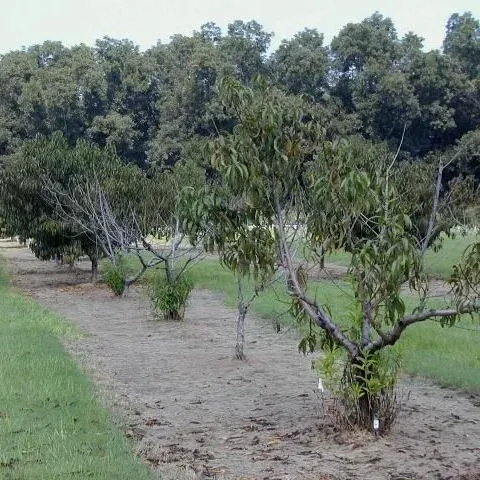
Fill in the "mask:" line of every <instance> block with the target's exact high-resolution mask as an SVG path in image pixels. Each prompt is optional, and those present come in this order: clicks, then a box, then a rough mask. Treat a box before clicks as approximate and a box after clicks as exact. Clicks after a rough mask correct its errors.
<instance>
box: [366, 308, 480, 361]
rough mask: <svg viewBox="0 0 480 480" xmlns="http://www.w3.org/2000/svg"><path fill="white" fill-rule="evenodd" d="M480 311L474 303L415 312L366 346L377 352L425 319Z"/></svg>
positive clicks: (367, 349)
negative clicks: (454, 307)
mask: <svg viewBox="0 0 480 480" xmlns="http://www.w3.org/2000/svg"><path fill="white" fill-rule="evenodd" d="M478 311H480V305H478V304H473V305H470V306H466V307H462V308H460V309H453V308H451V309H444V310H441V309H440V310H435V309H431V310H427V311H425V312H420V313H415V314H412V315H405V316H404V317H402V318H401V319H399V320H398V321H397V323H396V325H395V327H394V328H393V329H392V330H391V331H390V332H388V333H386V334H383V335H382V336H381V337H380V338H377V339H376V340H374V341H373V342H370V343H369V344H368V345H367V346H366V347H365V351H367V352H372V353H373V352H376V351H378V350H380V349H382V348H383V347H386V346H388V345H394V344H395V343H396V342H397V340H398V339H399V338H400V336H401V335H402V333H403V331H404V330H405V329H406V328H407V327H408V326H409V325H413V324H414V323H419V322H424V321H425V320H431V319H435V318H445V317H457V316H458V315H462V314H465V313H474V312H478Z"/></svg>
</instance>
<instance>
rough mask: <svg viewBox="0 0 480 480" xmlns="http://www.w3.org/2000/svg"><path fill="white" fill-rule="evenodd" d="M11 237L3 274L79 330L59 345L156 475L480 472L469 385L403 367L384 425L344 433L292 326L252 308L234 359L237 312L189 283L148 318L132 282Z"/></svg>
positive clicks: (309, 479) (220, 479)
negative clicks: (157, 315)
mask: <svg viewBox="0 0 480 480" xmlns="http://www.w3.org/2000/svg"><path fill="white" fill-rule="evenodd" d="M9 246H10V247H11V246H12V244H10V243H8V242H2V243H1V244H0V247H3V248H2V249H1V253H2V254H3V255H4V256H5V257H6V259H7V262H8V269H9V271H10V275H11V279H12V283H13V285H14V286H16V287H17V288H19V289H20V290H22V291H23V292H25V293H26V294H27V295H31V296H32V297H34V298H35V299H37V300H38V301H39V302H40V303H41V304H42V305H45V306H46V307H48V308H49V309H51V310H53V311H55V312H58V313H59V314H61V315H63V316H65V317H66V318H68V319H70V320H71V321H72V322H74V323H75V324H76V325H78V327H79V328H80V330H81V331H83V332H84V333H85V335H84V336H82V338H80V339H79V340H76V341H75V342H74V343H69V344H68V345H67V348H68V349H69V350H70V351H71V352H72V353H73V354H74V355H75V356H76V357H77V358H78V361H79V363H80V364H81V365H82V367H83V368H84V370H85V371H86V372H87V374H88V375H90V377H91V378H92V379H93V381H94V382H95V384H96V385H97V389H98V392H99V395H100V397H101V398H102V400H103V401H104V402H105V403H106V404H107V405H108V407H109V408H111V409H112V411H113V412H114V413H115V415H116V416H117V417H118V418H120V422H121V423H122V426H123V428H124V431H125V433H126V435H127V436H128V437H130V438H132V439H133V441H134V445H135V448H136V449H137V451H138V452H139V453H140V454H141V455H142V456H143V458H144V459H145V461H147V462H148V463H150V464H151V466H152V468H153V470H154V471H156V472H159V473H161V474H162V475H163V477H162V478H164V479H179V480H181V479H187V478H188V479H217V480H226V479H243V480H247V479H249V480H260V479H263V480H274V479H278V480H288V479H291V480H293V479H298V480H300V479H301V480H314V479H315V480H321V479H323V480H326V479H329V480H333V479H336V480H347V479H348V480H355V479H367V480H385V479H388V480H407V479H422V480H429V479H432V480H433V479H435V480H447V479H451V480H459V479H464V480H467V479H468V480H474V479H476V480H478V479H480V408H479V407H480V403H479V398H478V396H476V395H473V394H468V393H462V392H457V391H453V390H449V389H444V388H440V387H438V386H435V385H433V384H432V383H430V382H428V381H424V380H421V379H409V378H405V379H404V380H403V385H402V388H403V389H404V390H406V391H408V392H409V396H408V399H407V400H406V401H405V404H404V406H403V410H402V412H401V413H400V417H399V419H398V422H397V424H396V425H395V426H394V429H393V431H392V432H391V433H390V434H389V435H388V436H386V437H384V438H381V437H378V438H377V437H371V436H370V435H367V434H356V433H351V432H349V433H346V432H345V433H341V432H339V431H338V430H336V429H335V427H334V426H333V425H332V424H331V422H330V421H329V419H328V418H326V417H325V416H324V412H323V409H322V404H321V399H320V398H319V395H318V391H317V389H316V387H317V379H316V378H315V377H314V376H313V374H312V372H311V369H310V362H311V358H309V357H303V356H302V355H300V354H299V353H298V351H297V344H298V339H297V338H296V336H295V334H294V332H292V331H282V332H280V333H279V334H278V333H275V332H274V329H273V327H272V325H271V323H270V322H267V321H264V320H262V319H257V318H251V317H250V318H248V319H247V349H246V353H247V355H248V359H247V361H245V362H241V361H238V360H234V359H233V346H234V338H235V318H236V313H235V311H234V310H231V309H228V308H226V307H225V306H224V305H223V304H222V299H221V298H219V297H218V296H216V295H214V294H212V293H210V292H208V291H196V292H195V293H194V294H193V296H192V299H191V301H190V305H189V308H188V310H187V316H186V319H185V320H184V321H183V322H181V323H179V322H165V321H157V320H154V319H153V318H152V316H151V314H150V312H149V305H148V301H147V300H146V298H144V297H143V296H142V293H141V291H139V290H137V289H133V290H132V292H131V293H130V294H129V296H128V298H125V299H119V298H115V297H114V296H113V295H112V294H111V293H110V292H109V291H107V289H106V288H105V287H104V286H102V285H95V286H93V285H91V284H90V283H88V281H89V273H88V267H89V265H88V262H85V263H80V264H79V266H78V267H76V269H75V271H73V272H72V271H69V270H68V267H59V266H57V265H55V263H54V262H40V261H38V260H36V259H35V258H34V257H33V255H32V254H31V253H30V251H29V250H28V249H25V248H7V247H9ZM132 480H134V479H132Z"/></svg>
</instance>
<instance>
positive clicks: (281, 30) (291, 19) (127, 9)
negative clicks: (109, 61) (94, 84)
mask: <svg viewBox="0 0 480 480" xmlns="http://www.w3.org/2000/svg"><path fill="white" fill-rule="evenodd" d="M376 10H378V11H379V12H380V13H382V14H383V15H384V16H387V17H390V18H392V20H393V22H394V24H395V26H396V28H397V31H398V33H399V35H400V36H403V35H404V34H405V33H406V32H408V31H410V30H411V31H413V32H415V33H417V34H418V35H420V36H422V37H424V38H425V43H424V45H425V48H426V49H427V50H430V49H434V48H440V47H441V44H442V41H443V37H444V33H445V24H446V22H447V19H448V17H449V16H450V15H451V14H452V13H455V12H462V13H463V12H464V11H471V12H472V13H473V15H474V17H475V18H477V19H480V0H383V1H382V0H328V1H325V0H276V1H275V0H208V1H195V0H0V54H1V53H6V52H8V51H10V50H13V49H19V48H21V47H22V46H30V45H33V44H36V43H42V42H43V41H45V40H60V41H62V42H63V44H64V45H66V46H71V45H75V44H79V43H86V44H87V45H93V44H94V42H95V40H96V39H97V38H101V37H103V36H105V35H108V36H110V37H114V38H128V39H130V40H133V41H134V42H135V43H136V44H138V45H140V47H141V49H142V50H144V49H146V48H148V47H150V46H152V45H154V44H155V43H156V42H157V40H161V41H162V42H168V40H169V38H170V36H171V35H173V34H175V33H181V34H184V35H191V33H192V32H193V31H194V30H199V29H200V26H201V25H202V24H203V23H206V22H209V21H214V22H215V23H217V24H218V25H219V26H220V27H222V28H223V29H225V27H226V25H227V24H228V23H230V22H232V21H233V20H237V19H240V20H245V21H248V20H252V19H253V20H256V21H257V22H259V23H260V24H261V25H263V27H264V29H265V30H266V31H269V32H274V33H275V37H274V39H273V41H272V46H273V48H276V47H277V46H278V44H279V43H280V41H281V40H282V39H284V38H291V37H292V36H293V35H294V34H295V33H297V32H298V31H300V30H303V29H304V28H305V27H309V28H317V29H318V31H319V32H321V33H324V34H325V39H326V42H327V43H329V42H330V40H331V39H332V37H333V36H334V35H336V34H337V33H338V31H339V30H340V28H341V27H342V26H344V25H346V24H347V23H349V22H359V21H361V20H362V19H364V18H365V17H368V16H370V15H371V14H372V13H373V12H375V11H376Z"/></svg>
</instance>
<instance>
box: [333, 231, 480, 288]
mask: <svg viewBox="0 0 480 480" xmlns="http://www.w3.org/2000/svg"><path fill="white" fill-rule="evenodd" d="M442 240H443V241H442V248H441V249H440V250H438V251H437V252H435V251H434V250H433V249H429V250H428V251H427V252H426V253H425V269H426V271H427V274H428V275H429V276H430V277H431V278H436V279H447V278H448V277H449V276H450V274H451V272H452V267H453V265H455V264H456V263H458V262H459V261H460V260H461V258H462V253H463V252H464V250H465V249H466V248H467V247H468V246H469V245H470V244H472V243H474V242H480V235H475V234H468V235H465V236H463V235H458V234H457V235H455V237H453V238H448V237H446V236H443V237H442ZM350 258H351V256H350V254H349V253H347V252H344V251H338V252H335V253H332V254H330V255H327V256H326V257H325V261H326V262H327V263H333V264H336V265H343V266H348V265H350Z"/></svg>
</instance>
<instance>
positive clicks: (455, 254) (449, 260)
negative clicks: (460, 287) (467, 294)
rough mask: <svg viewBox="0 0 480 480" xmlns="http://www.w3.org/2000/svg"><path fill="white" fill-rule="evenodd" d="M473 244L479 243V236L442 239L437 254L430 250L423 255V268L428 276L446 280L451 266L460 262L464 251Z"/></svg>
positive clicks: (458, 236) (471, 235)
mask: <svg viewBox="0 0 480 480" xmlns="http://www.w3.org/2000/svg"><path fill="white" fill-rule="evenodd" d="M474 242H480V235H474V234H469V235H465V236H462V235H455V237H454V238H447V237H443V242H442V248H441V249H440V250H439V251H438V252H434V251H433V250H432V249H430V250H428V251H427V252H426V253H425V266H426V268H427V272H428V274H429V275H430V276H431V277H433V278H440V279H446V278H448V277H449V276H450V274H451V272H452V267H453V265H455V264H456V263H458V262H459V261H460V260H461V258H462V254H463V252H464V250H465V249H466V248H467V247H468V246H469V245H471V244H472V243H474Z"/></svg>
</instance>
